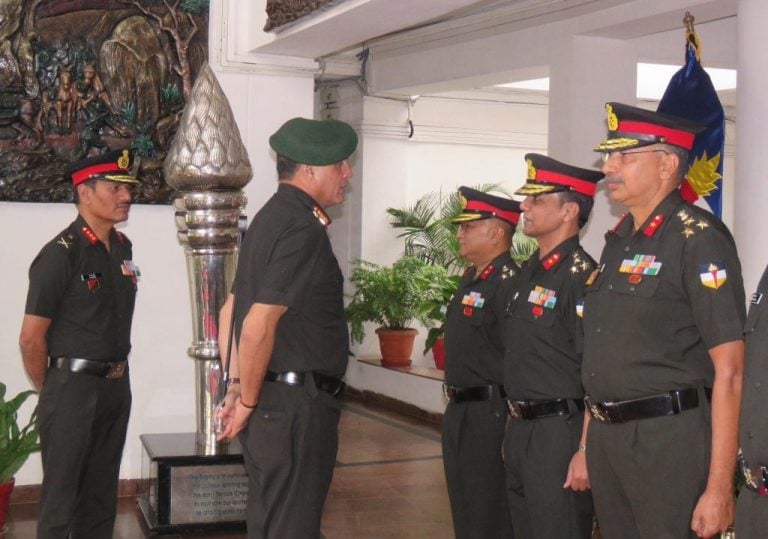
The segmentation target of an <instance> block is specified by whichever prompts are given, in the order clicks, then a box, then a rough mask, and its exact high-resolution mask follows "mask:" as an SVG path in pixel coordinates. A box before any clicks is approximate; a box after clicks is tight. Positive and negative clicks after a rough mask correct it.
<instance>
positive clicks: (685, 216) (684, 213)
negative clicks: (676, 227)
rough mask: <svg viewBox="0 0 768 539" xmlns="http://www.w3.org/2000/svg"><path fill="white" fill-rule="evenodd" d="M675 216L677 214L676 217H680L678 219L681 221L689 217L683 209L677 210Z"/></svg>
mask: <svg viewBox="0 0 768 539" xmlns="http://www.w3.org/2000/svg"><path fill="white" fill-rule="evenodd" d="M677 216H678V217H679V218H680V220H681V221H683V222H685V221H687V220H688V219H690V216H689V215H688V212H686V211H685V210H680V211H679V212H677Z"/></svg>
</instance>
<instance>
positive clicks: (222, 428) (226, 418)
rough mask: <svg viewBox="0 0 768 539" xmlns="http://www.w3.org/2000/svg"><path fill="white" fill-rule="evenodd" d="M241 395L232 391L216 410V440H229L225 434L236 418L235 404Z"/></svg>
mask: <svg viewBox="0 0 768 539" xmlns="http://www.w3.org/2000/svg"><path fill="white" fill-rule="evenodd" d="M239 396H240V393H239V392H237V391H233V390H232V389H230V390H229V391H228V392H227V394H226V395H225V396H224V400H223V401H222V402H221V404H220V405H219V407H218V408H217V409H216V413H215V416H214V419H215V421H216V424H217V429H216V439H217V440H223V439H225V438H227V436H226V435H225V433H226V432H227V430H228V428H229V426H230V425H231V424H232V421H233V420H234V418H235V402H236V401H237V399H238V397H239Z"/></svg>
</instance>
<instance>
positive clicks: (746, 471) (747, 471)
mask: <svg viewBox="0 0 768 539" xmlns="http://www.w3.org/2000/svg"><path fill="white" fill-rule="evenodd" d="M739 470H741V475H742V477H743V478H744V485H746V487H747V488H748V489H749V490H751V491H752V492H757V493H758V494H759V495H760V496H768V487H766V483H768V467H766V466H750V465H749V463H747V459H745V458H744V454H743V453H742V452H741V450H739Z"/></svg>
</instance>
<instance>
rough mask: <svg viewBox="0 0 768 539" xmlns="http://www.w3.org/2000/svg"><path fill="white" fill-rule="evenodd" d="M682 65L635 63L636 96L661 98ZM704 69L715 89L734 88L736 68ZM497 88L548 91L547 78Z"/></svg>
mask: <svg viewBox="0 0 768 539" xmlns="http://www.w3.org/2000/svg"><path fill="white" fill-rule="evenodd" d="M680 67H682V66H674V65H666V64H637V97H638V98H639V99H661V96H662V95H664V90H666V89H667V84H669V79H671V78H672V75H674V74H675V73H676V72H677V70H678V69H680ZM704 70H705V71H706V72H707V73H708V74H709V77H710V78H711V79H712V84H714V86H715V90H718V91H719V90H733V89H735V88H736V70H735V69H720V68H714V67H705V68H704ZM496 87H497V88H514V89H518V90H543V91H549V78H543V79H531V80H522V81H518V82H509V83H506V84H497V85H496Z"/></svg>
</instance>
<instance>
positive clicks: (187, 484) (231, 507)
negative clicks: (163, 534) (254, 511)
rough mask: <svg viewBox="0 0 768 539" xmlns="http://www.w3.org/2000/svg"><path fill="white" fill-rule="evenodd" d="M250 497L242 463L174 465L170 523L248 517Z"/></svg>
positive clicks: (218, 520) (219, 520)
mask: <svg viewBox="0 0 768 539" xmlns="http://www.w3.org/2000/svg"><path fill="white" fill-rule="evenodd" d="M247 498H248V477H247V476H246V475H245V468H244V467H243V465H242V464H224V465H222V464H218V465H215V466H175V467H174V468H172V469H171V512H170V522H171V524H185V523H192V522H227V521H242V520H245V507H246V500H247Z"/></svg>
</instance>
